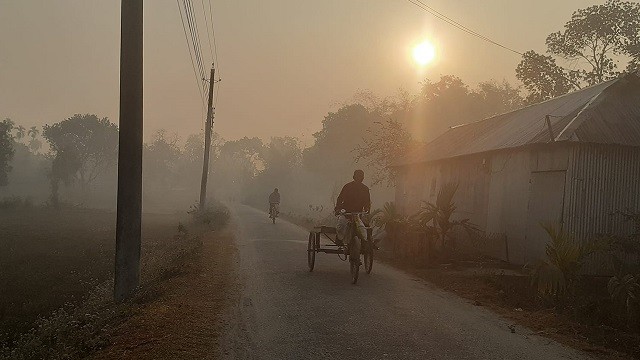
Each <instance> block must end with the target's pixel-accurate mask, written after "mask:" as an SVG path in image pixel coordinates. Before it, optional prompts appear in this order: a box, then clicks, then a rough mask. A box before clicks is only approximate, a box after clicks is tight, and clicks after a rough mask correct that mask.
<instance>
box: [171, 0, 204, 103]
mask: <svg viewBox="0 0 640 360" xmlns="http://www.w3.org/2000/svg"><path fill="white" fill-rule="evenodd" d="M176 4H177V5H178V12H179V13H180V21H181V22H182V31H183V32H184V39H185V41H186V43H187V50H188V52H189V58H190V59H191V67H192V68H193V75H194V76H195V78H196V87H197V88H198V92H199V93H200V98H201V100H202V102H203V103H204V94H203V92H202V88H201V87H200V79H201V78H199V77H198V73H197V71H196V65H195V62H194V60H193V54H192V52H191V45H190V44H189V37H188V36H187V29H186V26H185V24H184V17H183V16H182V8H181V7H180V0H176Z"/></svg>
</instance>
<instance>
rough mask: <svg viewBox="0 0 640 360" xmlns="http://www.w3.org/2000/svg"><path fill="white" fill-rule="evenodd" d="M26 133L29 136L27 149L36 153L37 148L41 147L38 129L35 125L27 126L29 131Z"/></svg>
mask: <svg viewBox="0 0 640 360" xmlns="http://www.w3.org/2000/svg"><path fill="white" fill-rule="evenodd" d="M27 134H28V135H29V137H30V138H31V139H30V140H29V150H31V151H33V152H34V153H38V150H40V148H42V141H40V140H38V135H40V130H38V128H37V127H35V126H32V127H31V128H29V131H28V132H27Z"/></svg>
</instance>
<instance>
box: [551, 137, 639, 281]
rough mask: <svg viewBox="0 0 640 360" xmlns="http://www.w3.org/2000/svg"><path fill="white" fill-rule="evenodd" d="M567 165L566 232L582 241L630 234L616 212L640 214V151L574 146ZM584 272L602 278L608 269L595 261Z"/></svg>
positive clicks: (627, 224) (602, 260) (599, 259)
mask: <svg viewBox="0 0 640 360" xmlns="http://www.w3.org/2000/svg"><path fill="white" fill-rule="evenodd" d="M569 164H570V165H569V172H568V174H567V175H568V176H567V184H566V191H567V192H566V195H565V210H564V211H565V214H564V215H565V229H566V230H567V231H568V232H570V233H572V234H574V235H575V236H576V238H577V239H581V240H583V241H586V240H588V239H591V238H593V237H595V236H598V235H599V234H617V235H628V234H630V233H631V232H632V231H633V224H632V223H630V222H627V221H625V219H624V217H623V216H622V215H620V214H619V213H617V212H619V211H625V210H631V211H640V148H633V147H623V146H612V145H607V146H604V145H583V144H581V145H576V146H574V147H573V149H572V151H571V153H570V161H569ZM628 260H629V261H634V259H631V258H630V259H628ZM635 261H637V259H635ZM586 271H587V272H589V273H598V274H600V275H604V274H606V273H610V272H611V267H610V264H608V261H607V259H605V258H603V257H596V258H594V259H592V261H591V262H590V265H589V268H588V269H586Z"/></svg>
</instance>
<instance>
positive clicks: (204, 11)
mask: <svg viewBox="0 0 640 360" xmlns="http://www.w3.org/2000/svg"><path fill="white" fill-rule="evenodd" d="M200 3H201V4H202V13H203V14H204V23H205V25H206V26H207V39H208V40H209V55H211V62H213V46H212V45H211V35H210V31H209V20H208V19H207V10H206V9H205V7H204V0H201V1H200ZM209 4H211V3H209Z"/></svg>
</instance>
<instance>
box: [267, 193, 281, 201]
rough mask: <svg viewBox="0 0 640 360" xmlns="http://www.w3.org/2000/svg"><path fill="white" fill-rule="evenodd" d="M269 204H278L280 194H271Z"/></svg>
mask: <svg viewBox="0 0 640 360" xmlns="http://www.w3.org/2000/svg"><path fill="white" fill-rule="evenodd" d="M269 204H280V193H277V192H275V191H274V192H272V193H271V195H269Z"/></svg>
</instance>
